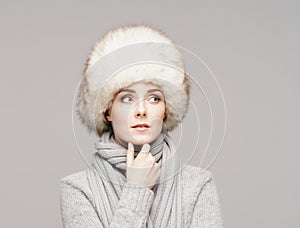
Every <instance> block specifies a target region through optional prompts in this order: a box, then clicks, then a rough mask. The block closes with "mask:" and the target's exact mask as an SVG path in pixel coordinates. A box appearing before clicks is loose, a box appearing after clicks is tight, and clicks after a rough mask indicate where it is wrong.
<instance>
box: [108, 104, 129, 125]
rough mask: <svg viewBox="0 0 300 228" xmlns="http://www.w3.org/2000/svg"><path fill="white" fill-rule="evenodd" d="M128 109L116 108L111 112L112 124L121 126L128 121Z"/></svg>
mask: <svg viewBox="0 0 300 228" xmlns="http://www.w3.org/2000/svg"><path fill="white" fill-rule="evenodd" d="M129 110H130V109H129V108H126V107H120V106H116V107H115V108H113V110H112V122H114V123H117V124H121V123H123V124H124V123H126V122H127V121H128V115H129Z"/></svg>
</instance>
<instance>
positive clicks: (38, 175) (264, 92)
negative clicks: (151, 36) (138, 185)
mask: <svg viewBox="0 0 300 228" xmlns="http://www.w3.org/2000/svg"><path fill="white" fill-rule="evenodd" d="M299 10H300V4H299V2H298V1H291V0H289V1H265V0H263V1H261V0H260V1H231V0H230V1H184V2H183V1H148V2H145V1H126V2H125V1H110V2H108V1H107V2H104V1H95V0H94V1H78V0H77V1H74V0H73V1H71V0H65V1H56V0H55V1H37V0H36V1H33V0H29V1H19V2H12V1H11V2H9V1H1V7H0V21H1V28H0V29H1V42H0V47H1V54H0V58H1V68H0V73H1V84H0V85H1V87H0V93H1V96H0V99H1V100H0V102H1V125H0V126H1V130H0V132H1V171H0V178H1V196H0V200H1V202H0V213H1V219H0V227H62V223H61V217H60V208H59V180H60V179H61V178H62V177H64V176H66V175H69V174H71V173H73V172H77V171H80V170H83V169H85V168H86V164H85V162H84V161H83V159H82V158H81V156H80V154H79V153H78V151H77V147H76V144H75V140H74V136H73V131H72V121H71V115H72V101H73V96H74V92H75V90H76V87H77V84H78V82H79V79H80V74H81V71H82V69H83V65H84V61H85V59H86V57H87V54H88V52H89V50H90V48H91V47H92V45H93V43H94V41H95V40H96V39H97V38H98V37H100V35H101V34H103V32H105V31H106V30H107V29H109V28H111V27H115V26H119V25H124V24H127V23H147V24H150V25H153V26H154V27H158V28H160V29H162V30H163V31H165V32H166V33H167V34H168V35H170V36H171V37H172V38H173V39H174V40H175V41H176V43H177V44H179V45H181V46H183V47H185V48H188V49H189V50H192V51H193V52H194V53H196V54H198V55H199V56H201V57H202V58H203V60H204V61H205V62H206V63H207V64H208V66H209V67H210V69H211V70H212V71H213V72H214V74H215V76H216V77H217V79H218V81H219V83H220V85H221V87H222V90H223V93H224V96H225V99H226V102H227V111H228V132H227V135H226V138H225V142H224V144H223V147H222V151H221V153H220V155H219V157H218V159H217V161H216V162H215V163H214V165H213V167H212V168H211V171H212V172H213V173H214V176H215V179H216V183H217V187H218V192H219V196H220V200H221V205H222V212H223V217H224V222H225V226H226V227H245V228H246V227H273V228H275V227H300V220H299V215H300V214H299V211H300V196H299V195H300V191H299V190H300V180H299V176H298V173H299V171H300V168H299V160H300V159H299V158H300V156H299V152H300V151H299V147H298V141H299V129H300V128H299V123H300V121H299V116H300V113H299V112H300V108H299V95H300V92H299V91H300V90H299V82H300V80H299V63H298V62H299V53H300V50H299V48H300V46H299V40H300V36H299V35H300V31H299V19H300V16H299ZM185 121H187V123H189V122H190V123H191V121H193V120H191V119H186V120H185ZM82 134H87V132H84V133H82Z"/></svg>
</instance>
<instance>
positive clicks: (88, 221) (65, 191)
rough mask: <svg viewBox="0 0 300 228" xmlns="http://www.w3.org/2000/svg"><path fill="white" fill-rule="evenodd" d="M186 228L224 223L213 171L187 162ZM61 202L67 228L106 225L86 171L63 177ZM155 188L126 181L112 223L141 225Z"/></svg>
mask: <svg viewBox="0 0 300 228" xmlns="http://www.w3.org/2000/svg"><path fill="white" fill-rule="evenodd" d="M181 183H182V219H183V222H184V223H183V224H184V228H188V227H191V228H196V227H197V228H202V227H203V228H208V227H216V228H220V227H223V219H222V212H221V206H220V201H219V197H218V193H217V189H216V184H215V182H214V178H213V175H212V173H211V172H210V171H207V170H204V169H201V168H199V167H195V166H191V165H187V166H186V167H185V168H184V169H183V170H182V172H181ZM60 185H61V194H60V206H61V215H62V222H63V225H64V227H65V228H79V227H80V228H87V227H89V228H101V227H103V225H102V223H101V221H100V219H99V217H98V214H97V212H96V210H95V208H96V204H95V199H94V197H93V195H92V192H91V189H90V188H89V185H88V180H87V176H86V172H85V171H81V172H77V173H74V174H72V175H69V176H67V177H64V178H63V179H61V180H60ZM153 199H154V192H153V191H152V190H150V189H148V188H146V187H141V188H136V187H134V186H132V185H130V184H128V183H126V184H125V185H124V188H123V192H122V194H121V196H120V200H119V205H118V208H117V210H116V211H115V214H114V218H113V220H112V222H111V224H110V227H122V228H129V227H130V228H139V227H143V224H144V223H145V221H146V220H147V216H148V214H149V211H150V208H151V205H152V202H153Z"/></svg>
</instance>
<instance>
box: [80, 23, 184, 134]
mask: <svg viewBox="0 0 300 228" xmlns="http://www.w3.org/2000/svg"><path fill="white" fill-rule="evenodd" d="M138 81H143V82H151V83H153V84H155V85H157V86H159V87H160V88H161V89H162V90H163V93H164V96H165V99H166V115H167V118H166V119H165V121H164V122H165V124H164V130H165V131H171V130H173V129H174V128H175V127H176V126H177V125H178V123H179V122H181V121H182V119H183V118H184V116H185V114H186V112H187V109H188V103H189V90H190V82H189V80H188V77H187V75H186V74H185V66H184V63H183V61H182V57H181V54H180V52H179V50H178V49H177V48H176V47H175V45H174V43H173V41H172V40H171V39H169V38H168V37H167V36H166V35H164V34H163V33H162V32H161V31H159V30H157V29H154V28H152V27H150V26H147V25H131V26H123V27H119V28H116V29H112V30H110V31H108V32H107V33H106V34H105V35H104V36H103V37H102V38H101V39H100V40H99V41H97V42H96V44H95V46H94V48H93V49H92V51H91V52H90V55H89V57H88V59H87V62H86V66H85V69H84V72H83V78H82V81H81V84H80V87H79V91H78V97H77V114H78V116H79V118H80V119H81V121H82V123H83V124H84V125H86V126H87V128H88V130H89V132H91V131H94V132H96V133H97V134H98V135H99V136H101V135H102V133H103V132H104V131H109V130H111V128H110V126H109V124H108V123H107V122H106V120H105V117H104V114H105V111H106V110H107V109H108V108H109V105H110V102H111V101H112V100H113V98H114V96H115V95H116V94H117V93H118V91H119V90H120V89H122V88H124V87H126V86H129V85H130V84H132V83H135V82H138Z"/></svg>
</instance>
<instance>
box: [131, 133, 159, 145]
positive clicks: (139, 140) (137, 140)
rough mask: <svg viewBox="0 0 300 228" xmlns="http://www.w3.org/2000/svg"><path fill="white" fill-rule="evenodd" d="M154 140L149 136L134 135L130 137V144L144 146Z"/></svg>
mask: <svg viewBox="0 0 300 228" xmlns="http://www.w3.org/2000/svg"><path fill="white" fill-rule="evenodd" d="M154 140H155V137H153V136H151V135H135V136H132V144H134V145H144V144H147V143H148V144H149V143H151V142H153V141H154Z"/></svg>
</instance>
